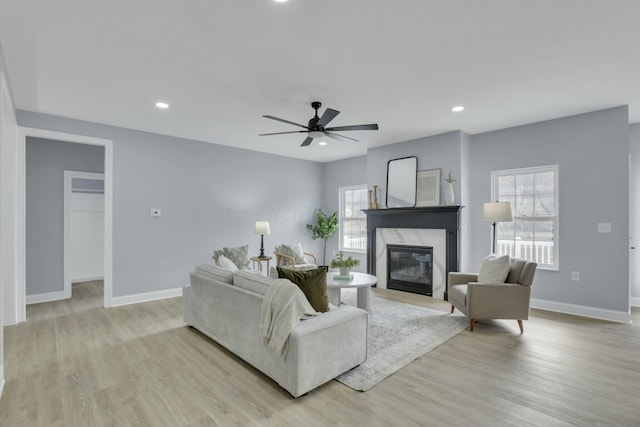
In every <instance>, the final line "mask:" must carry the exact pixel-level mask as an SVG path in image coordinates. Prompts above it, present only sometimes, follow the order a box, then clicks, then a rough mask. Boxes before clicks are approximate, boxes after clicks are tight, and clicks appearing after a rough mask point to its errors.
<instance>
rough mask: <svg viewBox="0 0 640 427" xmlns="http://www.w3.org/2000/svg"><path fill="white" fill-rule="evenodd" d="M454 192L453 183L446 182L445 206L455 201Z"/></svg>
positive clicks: (451, 204)
mask: <svg viewBox="0 0 640 427" xmlns="http://www.w3.org/2000/svg"><path fill="white" fill-rule="evenodd" d="M455 199H456V197H455V194H454V193H453V183H452V182H447V191H445V193H444V204H445V205H446V206H453V204H454V202H455Z"/></svg>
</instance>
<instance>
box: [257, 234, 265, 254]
mask: <svg viewBox="0 0 640 427" xmlns="http://www.w3.org/2000/svg"><path fill="white" fill-rule="evenodd" d="M258 258H264V234H261V235H260V255H258Z"/></svg>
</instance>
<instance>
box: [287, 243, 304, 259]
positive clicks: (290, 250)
mask: <svg viewBox="0 0 640 427" xmlns="http://www.w3.org/2000/svg"><path fill="white" fill-rule="evenodd" d="M282 251H283V252H282V253H284V254H285V255H289V256H292V257H293V259H295V261H296V264H306V262H307V261H306V260H305V258H304V249H302V245H301V244H300V243H290V244H288V245H282Z"/></svg>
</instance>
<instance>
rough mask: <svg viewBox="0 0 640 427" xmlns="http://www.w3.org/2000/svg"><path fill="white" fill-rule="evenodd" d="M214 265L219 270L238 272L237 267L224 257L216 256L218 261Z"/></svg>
mask: <svg viewBox="0 0 640 427" xmlns="http://www.w3.org/2000/svg"><path fill="white" fill-rule="evenodd" d="M216 265H217V266H218V267H220V268H224V269H225V270H229V271H233V272H236V271H238V267H237V266H236V265H235V264H234V263H233V261H231V260H230V259H229V258H227V257H226V256H224V255H218V261H216Z"/></svg>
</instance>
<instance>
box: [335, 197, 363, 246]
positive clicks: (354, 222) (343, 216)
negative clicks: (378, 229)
mask: <svg viewBox="0 0 640 427" xmlns="http://www.w3.org/2000/svg"><path fill="white" fill-rule="evenodd" d="M367 200H368V199H367V186H366V185H353V186H349V187H340V250H341V251H352V252H365V251H366V250H367V217H366V215H365V214H364V212H362V209H367V207H368V201H367Z"/></svg>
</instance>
